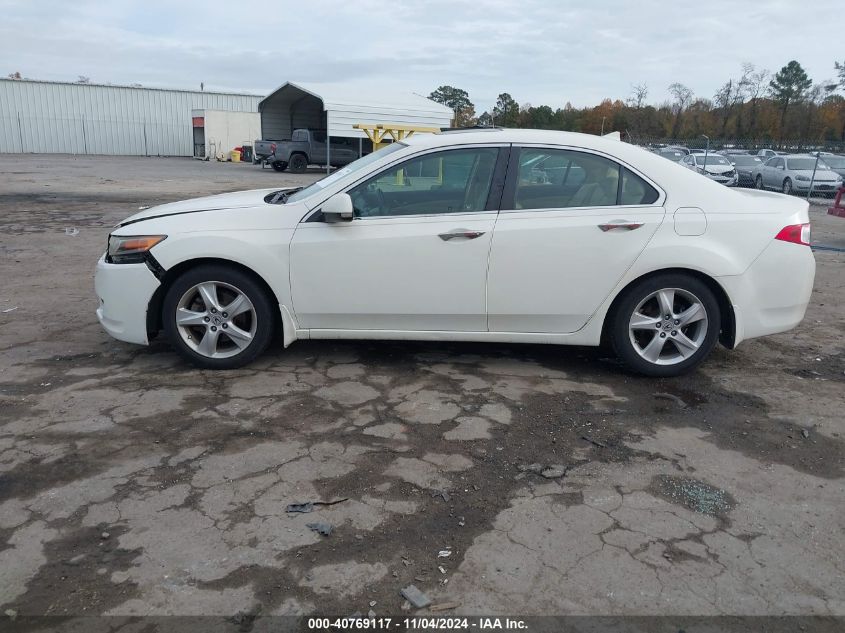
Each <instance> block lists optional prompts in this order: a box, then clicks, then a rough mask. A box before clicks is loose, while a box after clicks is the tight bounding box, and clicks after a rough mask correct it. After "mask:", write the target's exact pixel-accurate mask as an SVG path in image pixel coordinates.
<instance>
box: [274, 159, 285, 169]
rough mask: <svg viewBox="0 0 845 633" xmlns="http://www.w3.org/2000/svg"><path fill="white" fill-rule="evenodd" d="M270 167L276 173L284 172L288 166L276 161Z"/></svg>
mask: <svg viewBox="0 0 845 633" xmlns="http://www.w3.org/2000/svg"><path fill="white" fill-rule="evenodd" d="M272 167H273V169H275V170H276V171H284V170H286V169H287V168H288V164H287V163H285V162H283V161H280V160H277V161H276V162H274V163H272Z"/></svg>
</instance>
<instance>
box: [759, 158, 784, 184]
mask: <svg viewBox="0 0 845 633" xmlns="http://www.w3.org/2000/svg"><path fill="white" fill-rule="evenodd" d="M782 173H783V159H782V158H779V157H773V158H770V159H769V160H768V161H766V165H765V167H764V169H763V184H764V185H766V186H767V187H775V188H780V175H781V174H782Z"/></svg>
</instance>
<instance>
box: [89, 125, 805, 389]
mask: <svg viewBox="0 0 845 633" xmlns="http://www.w3.org/2000/svg"><path fill="white" fill-rule="evenodd" d="M809 241H810V225H809V216H808V205H807V203H806V202H805V201H801V200H798V199H796V198H791V197H788V196H783V195H781V194H776V193H768V192H762V191H753V190H748V191H746V190H734V189H728V188H727V187H723V186H721V185H719V184H717V183H715V182H713V181H711V180H709V179H707V178H706V177H704V176H701V175H699V174H696V173H694V172H692V171H690V170H688V169H685V168H684V167H682V166H680V165H677V164H674V163H671V162H669V161H667V160H665V159H663V158H661V157H660V156H657V155H655V154H652V153H650V152H647V151H645V150H642V149H639V148H637V147H634V146H632V145H628V144H626V143H622V142H619V141H616V140H611V139H607V138H600V137H596V136H589V135H582V134H573V133H566V132H550V131H541V130H501V129H489V130H478V131H460V132H447V133H442V134H432V135H420V136H416V137H414V138H411V139H408V140H406V141H404V142H401V143H394V144H392V145H390V146H388V147H386V148H384V149H381V150H379V151H377V152H374V153H372V154H370V155H368V156H365V157H364V158H362V159H360V160H358V161H356V162H354V163H352V164H350V165H348V166H347V167H345V168H343V169H341V170H339V171H337V172H335V173H333V174H332V175H330V176H328V177H326V178H324V179H323V180H321V181H319V182H316V183H314V184H313V185H311V186H309V187H305V188H301V189H288V190H281V191H279V190H259V191H245V192H240V193H229V194H223V195H218V196H211V197H207V198H199V199H196V200H188V201H185V202H177V203H173V204H165V205H162V206H159V207H154V208H151V209H147V210H145V211H143V212H141V213H138V214H136V215H134V216H132V217H130V218H128V219H126V220H124V221H123V222H122V223H121V224H120V225H119V226H118V227H117V228H116V229H115V230H114V231H113V232H112V234H111V235H110V236H109V245H108V251H107V252H106V253H105V254H104V255H103V257H102V258H101V259H100V261H99V263H98V264H97V274H96V291H97V295H98V296H99V300H100V303H99V308H98V309H97V316H98V317H99V320H100V322H101V323H102V325H103V327H104V328H105V329H106V330H107V331H108V332H109V334H111V335H112V336H114V337H115V338H117V339H120V340H122V341H128V342H130V343H138V344H147V343H148V342H149V340H150V339H151V338H152V337H153V336H155V335H156V334H158V333H160V332H162V333H163V334H164V335H165V336H166V337H167V339H168V340H169V341H170V343H171V344H172V345H173V347H174V348H175V349H176V351H177V352H178V353H179V354H181V355H182V356H183V357H184V358H186V359H187V360H189V361H191V362H192V363H194V364H196V365H198V366H200V367H206V368H218V369H228V368H233V367H238V366H242V365H244V364H246V363H248V362H250V361H252V360H253V359H255V358H256V357H257V356H259V355H260V354H261V353H262V352H264V350H265V349H266V348H267V346H268V344H269V343H270V341H271V339H272V338H273V335H274V334H275V333H277V332H279V331H280V332H281V334H282V337H281V338H282V341H283V343H284V345H285V346H288V345H290V344H291V343H293V342H294V341H295V340H297V339H318V338H321V339H326V338H331V339H405V340H430V341H433V340H438V341H443V340H449V341H489V342H499V341H501V342H525V343H548V344H562V345H599V344H601V343H602V342H605V341H606V342H609V343H611V344H612V345H613V348H614V349H615V351H616V353H617V354H618V356H619V357H620V358H621V359H622V361H624V362H625V364H627V365H628V366H629V367H630V368H631V369H633V370H635V371H637V372H641V373H644V374H648V375H652V376H672V375H677V374H680V373H682V372H685V371H688V370H690V369H691V368H693V367H695V366H696V365H698V364H699V363H700V362H701V361H703V360H704V358H705V357H706V356H707V355H708V354H709V353H710V351H711V350H712V349H713V346H714V345H715V344H716V342H717V341H721V343H722V344H723V345H725V346H726V347H728V348H733V347H735V346H736V345H737V344H738V343H740V342H741V341H743V340H745V339H748V338H751V337H755V336H763V335H766V334H773V333H776V332H783V331H785V330H789V329H790V328H793V327H795V326H796V325H797V324H798V323H799V322H800V321H801V319H802V318H803V317H804V312H805V310H806V308H807V304H808V302H809V299H810V293H811V291H812V287H813V277H814V274H815V260H814V259H813V255H812V251H811V249H810V248H809Z"/></svg>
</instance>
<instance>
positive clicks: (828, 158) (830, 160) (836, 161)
mask: <svg viewBox="0 0 845 633" xmlns="http://www.w3.org/2000/svg"><path fill="white" fill-rule="evenodd" d="M821 159H822V160H823V161H824V164H825V165H827V166H828V167H830V169H831V170H832V171H834V172H835V173H837V174H839V176H840V177H841V178H843V179H845V156H839V155H838V154H822V155H821Z"/></svg>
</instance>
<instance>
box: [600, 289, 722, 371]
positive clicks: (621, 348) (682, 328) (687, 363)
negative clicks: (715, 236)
mask: <svg viewBox="0 0 845 633" xmlns="http://www.w3.org/2000/svg"><path fill="white" fill-rule="evenodd" d="M670 303H671V305H672V308H671V313H670V314H669V317H670V318H669V319H668V320H667V319H666V318H665V317H666V316H667V314H666V306H667V305H669V304H670ZM694 305H698V308H697V309H696V310H695V311H692V312H685V311H686V310H692V308H693V306H694ZM702 310H703V312H702ZM661 313H662V314H661ZM635 316H636V318H635ZM685 316H686V318H687V319H689V320H688V321H687V323H686V325H684V324H683V320H684V319H685ZM678 317H679V318H678ZM679 321H681V323H678V322H679ZM658 324H659V325H660V328H659V329H658ZM652 327H653V328H654V329H652ZM720 329H721V314H720V311H719V302H718V301H717V299H716V297H715V295H714V294H713V291H712V290H710V288H709V287H708V286H707V284H705V283H704V282H702V281H700V280H699V279H697V278H695V277H692V276H690V275H685V274H683V273H664V274H659V275H655V276H654V277H649V278H647V279H643V280H642V281H640V282H636V283H634V284H633V285H631V286H629V287H628V288H626V289H625V290H624V291H623V292H622V294H621V295H620V297H619V300H618V301H617V303H616V305H615V307H614V310H613V313H612V314H611V315H610V321H609V333H610V340H611V343H612V344H613V349H614V351H615V352H616V355H617V356H618V357H619V359H620V360H621V361H622V362H623V363H624V364H625V365H626V366H627V367H628V368H630V369H631V370H633V371H635V372H637V373H640V374H644V375H646V376H656V377H669V376H680V375H681V374H685V373H687V372H689V371H691V370H692V369H694V368H695V367H697V366H698V365H699V364H701V363H702V362H703V361H704V359H705V358H707V356H708V355H709V354H710V352H711V351H712V350H713V346H714V345H715V344H716V341H717V339H718V337H719V330H720ZM682 336H683V338H681V337H682ZM681 342H683V344H681ZM655 351H656V352H657V355H656V356H655V355H654V352H655Z"/></svg>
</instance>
